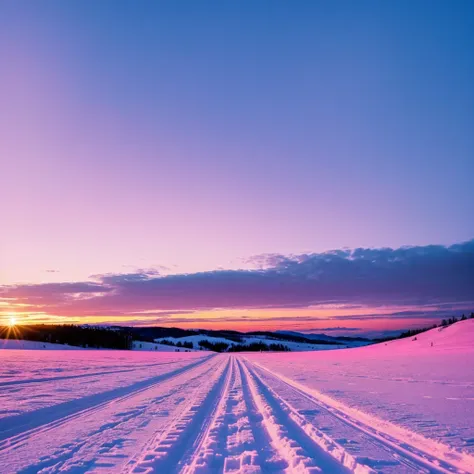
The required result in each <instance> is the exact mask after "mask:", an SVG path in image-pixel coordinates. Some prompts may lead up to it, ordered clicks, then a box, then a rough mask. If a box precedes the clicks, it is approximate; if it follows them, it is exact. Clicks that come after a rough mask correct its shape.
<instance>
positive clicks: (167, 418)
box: [0, 354, 473, 474]
mask: <svg viewBox="0 0 474 474" xmlns="http://www.w3.org/2000/svg"><path fill="white" fill-rule="evenodd" d="M180 358H181V356H180V355H172V356H168V359H167V362H166V363H164V362H163V363H161V364H157V363H153V362H152V361H153V360H155V361H156V359H150V364H149V365H148V375H149V376H148V378H145V379H143V378H142V376H143V374H142V372H141V371H142V370H143V364H138V365H137V371H138V374H137V377H138V380H136V381H134V382H132V383H130V381H131V379H127V381H128V384H126V385H120V386H116V387H115V388H111V387H110V383H108V384H107V385H106V387H107V388H108V389H107V390H105V391H103V392H98V393H96V391H93V392H92V393H90V394H86V395H85V396H83V397H80V396H79V398H73V399H70V400H67V401H65V402H62V403H57V404H55V405H51V406H44V407H41V408H38V409H36V410H30V411H23V412H21V413H19V414H18V415H10V416H5V417H4V418H1V419H0V471H1V472H2V473H5V474H8V473H16V472H18V473H23V474H34V473H41V474H52V473H75V474H78V473H86V472H96V473H107V472H122V473H128V474H137V473H144V474H151V473H166V474H168V473H170V474H172V473H176V474H177V473H182V474H212V473H226V474H231V473H248V474H255V473H274V474H278V473H302V474H303V473H311V474H313V473H321V472H323V473H334V474H342V473H351V472H352V473H357V474H363V473H373V472H383V473H388V474H396V473H402V474H408V473H419V472H423V473H434V474H435V473H444V474H446V473H461V472H472V470H471V467H472V466H473V465H472V464H470V463H471V462H472V459H471V458H469V457H466V456H464V455H461V454H459V453H458V454H456V452H454V451H452V450H446V452H443V451H442V450H441V451H440V450H429V449H427V450H423V449H422V448H420V446H419V443H418V444H417V443H415V442H413V443H411V438H409V437H408V438H406V439H404V440H400V439H397V438H396V437H394V436H395V435H394V434H393V433H387V432H383V431H381V429H380V426H371V425H370V424H366V423H364V422H362V421H361V420H360V419H355V418H354V417H352V416H351V413H350V412H349V409H348V410H344V408H343V407H342V408H341V406H337V407H335V406H331V405H330V404H328V403H327V401H326V400H324V399H321V398H318V396H317V394H315V393H314V392H313V391H311V390H310V389H306V388H305V387H304V386H301V385H300V384H298V383H296V382H293V381H292V380H291V379H287V378H286V377H284V376H281V375H279V374H278V373H274V372H272V371H270V370H269V369H267V368H266V367H264V366H261V365H260V364H256V363H254V362H252V361H251V360H250V359H248V358H247V357H246V356H245V355H214V356H210V355H208V354H206V355H205V356H203V355H202V354H200V355H199V356H196V357H194V358H190V359H187V360H184V362H183V360H181V359H180ZM178 360H181V363H180V364H176V363H174V362H177V361H178ZM123 371H125V372H127V373H128V372H130V371H132V372H133V368H131V367H128V366H127V367H118V368H117V372H123ZM98 372H100V371H95V372H94V373H93V374H74V373H71V374H66V375H64V376H63V375H61V376H59V377H63V378H64V379H65V380H67V381H68V382H72V381H76V382H78V381H80V380H81V379H82V378H83V377H88V376H93V377H96V376H98V375H99V376H101V374H102V375H104V376H107V375H108V374H109V373H110V372H112V370H104V371H103V372H102V373H98ZM57 378H58V377H42V378H39V377H38V378H36V379H35V380H26V379H25V380H11V381H9V383H8V384H7V385H4V386H3V387H0V391H1V390H3V389H5V388H6V387H9V386H11V385H13V386H17V385H18V386H23V390H24V391H25V390H26V391H27V393H28V394H29V396H30V397H34V393H35V389H36V390H39V391H41V393H43V392H44V390H46V388H47V384H49V383H51V381H53V382H57ZM10 382H13V383H10ZM20 388H21V387H20ZM94 390H95V389H94ZM413 439H415V438H413ZM427 446H429V444H428V445H427ZM466 466H467V467H466ZM463 469H464V470H463Z"/></svg>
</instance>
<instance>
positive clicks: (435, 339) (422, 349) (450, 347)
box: [371, 319, 474, 354]
mask: <svg viewBox="0 0 474 474" xmlns="http://www.w3.org/2000/svg"><path fill="white" fill-rule="evenodd" d="M431 343H433V346H432V345H431ZM385 348H386V349H385ZM473 349H474V319H467V320H465V321H459V322H457V323H455V324H452V325H450V326H446V327H441V328H434V329H430V330H429V331H426V332H423V333H421V334H418V335H416V336H413V337H407V338H404V339H397V340H394V341H389V342H387V343H381V344H376V345H373V346H371V350H373V351H377V352H380V351H381V352H382V353H383V352H384V351H396V352H397V353H399V354H401V353H423V354H425V353H430V352H432V351H435V352H436V353H439V352H455V353H460V352H464V351H466V352H472V351H473Z"/></svg>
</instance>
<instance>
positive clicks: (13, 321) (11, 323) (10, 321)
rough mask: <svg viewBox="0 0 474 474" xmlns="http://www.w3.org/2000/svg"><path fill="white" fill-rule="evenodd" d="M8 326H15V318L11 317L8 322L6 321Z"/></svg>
mask: <svg viewBox="0 0 474 474" xmlns="http://www.w3.org/2000/svg"><path fill="white" fill-rule="evenodd" d="M8 325H9V326H10V327H11V328H12V327H13V326H15V325H16V318H15V317H13V316H12V317H11V318H10V319H9V320H8Z"/></svg>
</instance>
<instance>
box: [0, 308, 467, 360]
mask: <svg viewBox="0 0 474 474" xmlns="http://www.w3.org/2000/svg"><path fill="white" fill-rule="evenodd" d="M468 318H470V319H474V313H471V314H470V315H469V316H465V315H462V317H461V318H456V317H452V318H448V319H443V320H442V321H441V323H440V324H439V325H436V324H435V325H434V326H429V327H424V328H420V329H410V330H408V331H405V332H403V333H401V334H400V335H399V336H396V337H388V338H381V339H376V340H374V341H373V342H386V341H390V340H393V339H402V338H405V337H414V336H416V335H417V334H420V333H422V332H425V331H428V330H430V329H433V328H436V327H445V326H449V325H451V324H454V323H456V322H458V321H463V320H466V319H468ZM192 335H208V336H213V337H222V338H225V339H228V340H230V341H232V342H233V343H232V342H231V343H226V342H210V341H209V340H207V339H203V340H201V341H199V342H198V343H197V347H194V346H193V343H192V342H180V341H178V342H172V341H170V340H166V339H165V340H163V341H161V343H162V344H168V345H170V346H176V347H183V348H187V349H207V350H210V351H214V352H260V351H281V352H285V351H289V350H290V349H288V347H287V346H285V345H284V344H282V342H283V343H284V342H285V341H293V342H305V343H312V344H332V345H340V344H341V342H332V341H319V340H318V341H315V340H314V339H313V340H311V339H306V338H304V337H299V336H294V335H286V334H275V333H272V332H253V333H247V334H243V333H239V332H237V331H211V330H185V329H179V328H160V327H147V328H135V327H118V326H116V327H100V326H87V325H85V326H76V325H72V324H64V325H54V324H36V325H29V326H27V325H17V326H15V327H13V328H12V327H9V326H3V327H2V326H0V339H21V340H27V341H36V342H44V343H48V342H51V343H56V344H68V345H70V346H76V347H84V348H94V349H125V350H128V349H131V348H132V341H133V340H136V341H149V342H154V340H155V339H158V338H160V337H165V338H166V337H174V338H180V337H185V336H192ZM250 335H254V336H266V337H269V339H268V343H264V342H252V343H244V337H245V336H247V337H248V336H250ZM271 338H275V342H272V340H271ZM340 339H342V338H340ZM344 339H347V340H351V339H354V340H359V339H362V338H349V337H347V338H344Z"/></svg>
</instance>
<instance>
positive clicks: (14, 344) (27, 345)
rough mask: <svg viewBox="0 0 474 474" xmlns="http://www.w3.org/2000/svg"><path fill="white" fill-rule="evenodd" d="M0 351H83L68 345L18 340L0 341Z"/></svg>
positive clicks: (80, 348)
mask: <svg viewBox="0 0 474 474" xmlns="http://www.w3.org/2000/svg"><path fill="white" fill-rule="evenodd" d="M0 349H28V350H32V349H33V350H48V351H53V350H55V351H58V350H59V351H68V350H83V348H82V347H76V346H68V345H67V344H52V343H50V342H36V341H23V340H16V339H0Z"/></svg>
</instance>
